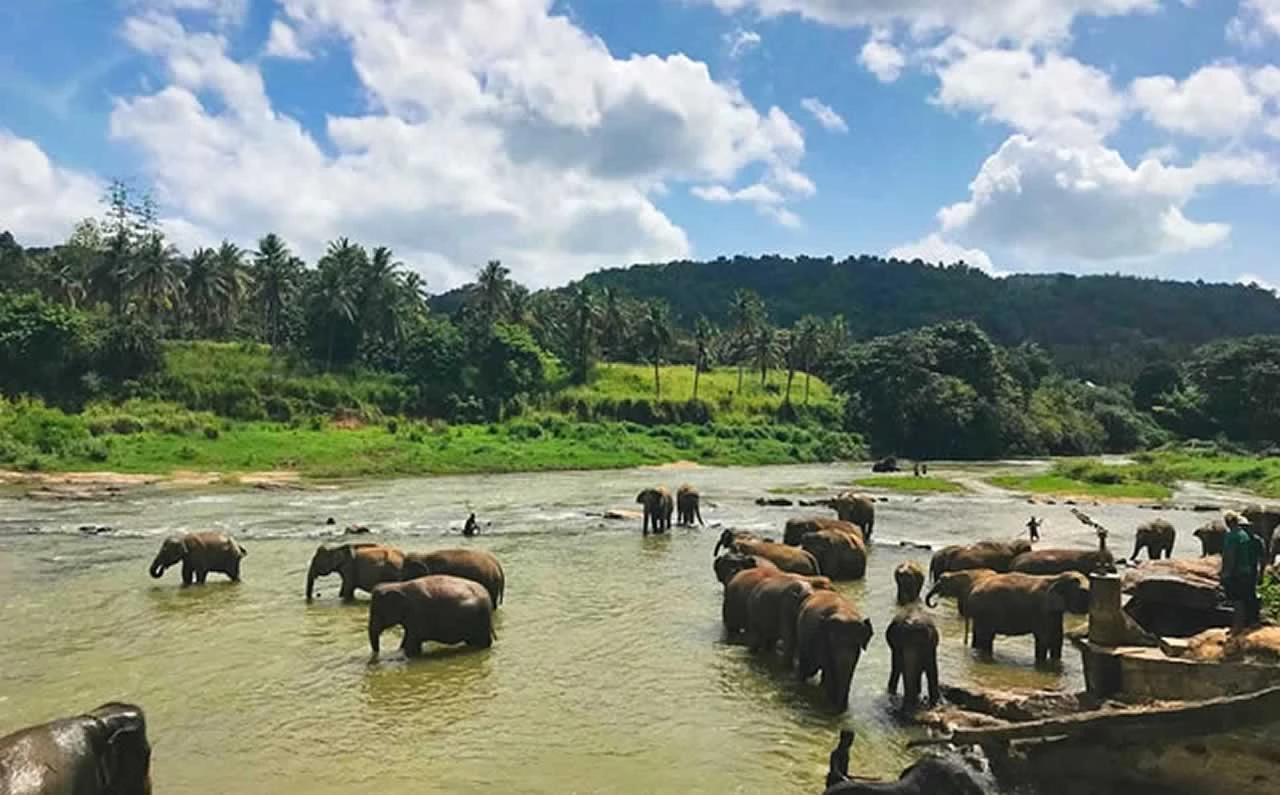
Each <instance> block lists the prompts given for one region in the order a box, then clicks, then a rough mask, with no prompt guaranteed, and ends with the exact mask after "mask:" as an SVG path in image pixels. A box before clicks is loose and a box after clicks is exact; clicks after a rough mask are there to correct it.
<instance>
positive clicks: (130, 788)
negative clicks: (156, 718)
mask: <svg viewBox="0 0 1280 795" xmlns="http://www.w3.org/2000/svg"><path fill="white" fill-rule="evenodd" d="M0 792H3V793H6V795H151V743H150V742H149V741H148V740H147V718H146V715H145V714H144V713H143V710H142V707H140V706H138V705H136V704H124V703H120V702H109V703H106V704H103V705H102V706H100V707H98V708H96V709H93V710H90V711H89V712H86V713H84V714H82V715H76V716H74V717H68V718H59V719H57V720H52V721H49V722H47V723H42V724H39V725H36V726H28V727H27V728H25V729H19V730H18V731H16V732H14V733H12V734H9V735H6V736H4V737H0Z"/></svg>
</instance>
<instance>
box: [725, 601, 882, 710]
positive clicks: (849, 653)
mask: <svg viewBox="0 0 1280 795" xmlns="http://www.w3.org/2000/svg"><path fill="white" fill-rule="evenodd" d="M739 576H741V575H739ZM874 634H875V630H874V628H873V627H872V626H871V619H869V618H863V617H862V615H861V614H859V613H858V611H857V609H856V608H855V607H854V606H853V603H852V602H850V601H849V600H848V599H847V598H845V596H844V595H842V594H840V593H837V592H836V591H830V590H819V591H814V593H813V595H812V596H810V597H809V598H808V599H806V600H804V604H803V605H801V607H800V613H799V615H797V617H796V654H797V667H798V670H797V673H798V674H799V676H800V679H801V680H807V679H809V678H810V677H811V676H813V675H814V674H816V673H818V672H819V671H821V672H822V687H823V690H824V691H825V696H826V701H827V704H828V706H830V707H831V708H832V709H834V710H836V711H837V712H843V711H844V710H846V709H847V708H848V706H849V687H850V685H851V684H852V683H853V672H854V671H855V670H856V669H857V667H858V659H859V658H860V657H861V656H862V652H863V651H865V650H866V648H867V645H868V644H869V643H871V638H872V636H873V635H874Z"/></svg>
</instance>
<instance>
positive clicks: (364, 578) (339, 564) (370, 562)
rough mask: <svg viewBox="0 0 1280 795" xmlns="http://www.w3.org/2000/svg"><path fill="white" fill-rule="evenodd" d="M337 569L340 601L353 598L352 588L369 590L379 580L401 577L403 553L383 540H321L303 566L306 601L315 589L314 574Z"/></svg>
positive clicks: (388, 580) (328, 572)
mask: <svg viewBox="0 0 1280 795" xmlns="http://www.w3.org/2000/svg"><path fill="white" fill-rule="evenodd" d="M335 571H336V572H338V574H339V575H341V577H342V589H341V591H339V595H340V596H341V598H342V601H344V602H351V601H353V600H354V599H355V598H356V591H357V590H361V591H365V592H368V593H373V587H374V586H375V585H377V584H378V583H381V582H399V581H400V580H403V579H404V553H403V552H401V551H400V550H398V549H396V548H395V547H392V546H387V545H385V544H370V543H363V544H338V545H329V544H321V545H320V546H319V547H317V548H316V553H315V555H313V556H312V557H311V566H310V567H309V568H308V569H307V601H308V602H310V601H311V599H312V594H313V592H314V590H315V584H316V578H317V577H323V576H325V575H327V574H332V573H334V572H335Z"/></svg>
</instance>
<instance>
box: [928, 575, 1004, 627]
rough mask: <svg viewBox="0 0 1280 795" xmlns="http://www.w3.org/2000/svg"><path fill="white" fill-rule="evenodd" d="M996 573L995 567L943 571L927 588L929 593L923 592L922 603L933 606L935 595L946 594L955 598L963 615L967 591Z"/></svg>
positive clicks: (957, 606)
mask: <svg viewBox="0 0 1280 795" xmlns="http://www.w3.org/2000/svg"><path fill="white" fill-rule="evenodd" d="M998 573H999V572H997V571H996V570H995V569H961V570H960V571H947V572H943V573H942V575H941V576H940V577H938V579H937V581H936V582H934V584H933V586H932V587H931V588H930V589H929V593H927V594H925V597H924V603H925V604H926V605H928V606H929V607H934V601H933V598H934V597H935V596H946V597H949V598H951V599H955V600H956V608H957V609H958V610H959V611H960V615H962V616H963V615H964V606H965V602H967V601H968V599H969V592H970V591H971V590H973V586H974V585H975V584H977V583H979V582H981V581H983V580H985V579H986V578H988V577H991V576H994V575H995V574H998Z"/></svg>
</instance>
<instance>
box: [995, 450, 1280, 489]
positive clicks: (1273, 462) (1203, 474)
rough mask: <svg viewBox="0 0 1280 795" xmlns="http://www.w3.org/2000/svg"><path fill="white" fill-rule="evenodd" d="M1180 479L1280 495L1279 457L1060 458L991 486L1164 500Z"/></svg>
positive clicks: (1173, 453)
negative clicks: (1129, 460)
mask: <svg viewBox="0 0 1280 795" xmlns="http://www.w3.org/2000/svg"><path fill="white" fill-rule="evenodd" d="M1178 481H1195V482H1199V483H1209V484H1214V485H1219V486H1228V487H1231V488H1234V489H1239V490H1241V491H1247V492H1251V493H1253V494H1257V495H1259V496H1261V497H1270V498H1280V458H1276V457H1259V456H1252V455H1244V454H1240V453H1232V452H1226V451H1222V450H1219V449H1217V448H1214V447H1182V448H1169V449H1163V450H1156V451H1151V452H1144V453H1137V454H1135V455H1134V456H1133V463H1130V464H1103V463H1101V462H1099V461H1096V460H1091V459H1086V460H1078V461H1059V462H1056V463H1055V464H1054V465H1053V468H1052V469H1051V470H1050V471H1049V472H1046V473H1041V474H1035V475H1005V476H997V477H993V478H990V479H989V482H990V483H992V484H993V485H996V486H1000V487H1001V488H1006V489H1013V490H1015V491H1025V492H1031V493H1033V494H1053V495H1061V496H1066V495H1077V496H1090V497H1102V498H1112V499H1116V498H1119V499H1124V498H1129V499H1165V498H1167V497H1169V496H1170V495H1172V494H1173V488H1174V486H1175V485H1176V484H1177V483H1178Z"/></svg>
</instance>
